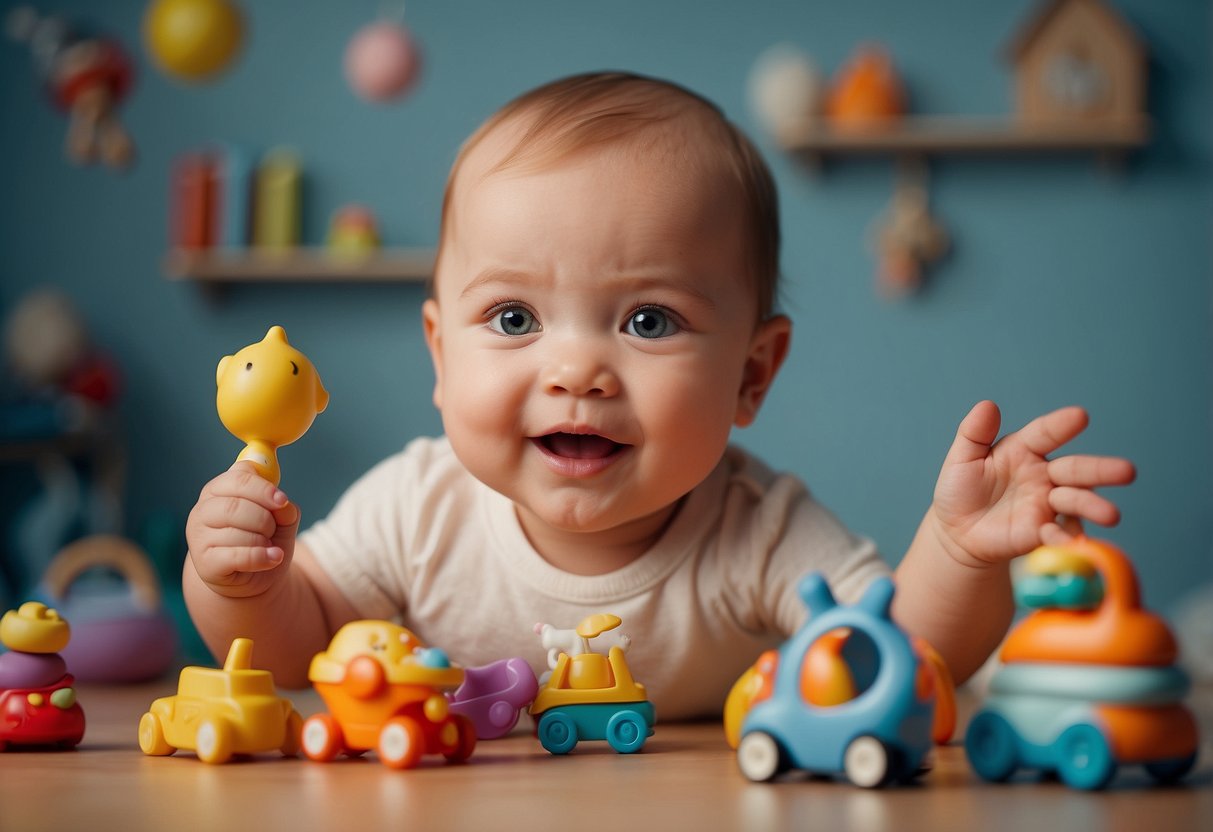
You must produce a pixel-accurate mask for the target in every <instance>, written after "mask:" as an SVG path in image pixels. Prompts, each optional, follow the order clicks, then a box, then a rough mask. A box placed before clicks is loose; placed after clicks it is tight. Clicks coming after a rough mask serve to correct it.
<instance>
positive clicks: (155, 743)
mask: <svg viewBox="0 0 1213 832" xmlns="http://www.w3.org/2000/svg"><path fill="white" fill-rule="evenodd" d="M139 747H140V748H141V749H143V753H144V754H149V755H151V756H153V757H167V756H168V755H169V754H172V753H173V752H174V751H176V750H177V749H175V748H173V747H172V746H171V745H169V744H168V740H166V739H165V738H164V726H163V725H162V724H160V717H158V716H156V715H155V714H154V713H152V712H151V711H148V712H147V713H145V714H144V715H143V716H142V717H140V719H139Z"/></svg>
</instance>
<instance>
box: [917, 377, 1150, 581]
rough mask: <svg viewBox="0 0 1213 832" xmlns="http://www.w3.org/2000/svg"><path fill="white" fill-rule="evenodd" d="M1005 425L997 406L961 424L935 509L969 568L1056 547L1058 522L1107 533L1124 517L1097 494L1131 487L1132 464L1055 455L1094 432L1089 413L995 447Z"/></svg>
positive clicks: (947, 540) (951, 547)
mask: <svg viewBox="0 0 1213 832" xmlns="http://www.w3.org/2000/svg"><path fill="white" fill-rule="evenodd" d="M1001 422H1002V417H1001V414H1000V413H999V411H998V406H997V405H995V404H994V403H993V402H990V401H984V402H980V403H978V404H977V405H976V406H974V408H973V409H972V410H971V411H969V415H968V416H966V417H965V418H964V420H963V421H962V422H961V423H960V427H959V428H958V429H957V431H956V439H955V440H954V441H953V443H952V448H951V449H950V450H949V451H948V455H947V458H946V459H945V460H944V463H943V468H942V469H941V470H940V472H939V480H938V482H937V483H936V485H935V501H934V503H933V504H932V512H933V513H934V517H935V522H936V530H937V533H938V534H939V535H940V542H941V543H942V544H943V545H944V547H945V548H946V549H947V550H948V552H949V553H950V554H951V555H952V556H953V557H954V558H956V559H957V560H959V561H960V562H962V563H966V564H967V565H970V566H984V565H990V564H994V563H1000V562H1003V561H1007V560H1010V559H1011V558H1014V557H1017V556H1018V555H1022V554H1025V553H1027V552H1029V551H1031V550H1032V549H1034V548H1036V547H1037V546H1039V545H1040V544H1041V543H1042V541H1043V540H1044V539H1057V538H1058V536H1059V535H1061V534H1062V530H1061V529H1060V528H1059V527H1058V525H1057V518H1058V516H1059V515H1066V516H1069V517H1074V518H1080V519H1085V520H1090V521H1091V522H1093V523H1098V524H1099V525H1102V526H1112V525H1115V524H1116V523H1118V522H1119V521H1120V511H1119V510H1118V509H1117V508H1116V506H1115V504H1113V503H1112V502H1111V501H1110V500H1108V499H1106V498H1105V497H1102V496H1100V495H1099V494H1096V493H1095V492H1094V490H1093V489H1095V488H1099V487H1101V486H1107V485H1127V484H1128V483H1130V482H1132V481H1133V479H1134V477H1135V476H1136V471H1135V470H1134V467H1133V463H1131V462H1129V461H1128V460H1126V459H1120V458H1118V457H1109V456H1080V455H1072V456H1059V457H1057V458H1055V459H1049V458H1048V455H1049V454H1051V453H1053V452H1054V451H1056V450H1057V449H1058V448H1060V447H1062V446H1063V445H1065V444H1066V443H1067V442H1069V441H1070V440H1072V439H1073V438H1074V437H1076V436H1078V435H1079V434H1080V433H1082V432H1083V430H1084V429H1086V427H1087V423H1088V418H1087V412H1086V411H1085V410H1083V409H1082V408H1081V407H1065V408H1062V409H1060V410H1054V411H1053V412H1052V413H1046V414H1045V415H1044V416H1040V417H1038V418H1036V419H1033V420H1032V421H1031V422H1029V423H1028V424H1026V425H1024V427H1023V428H1021V429H1020V430H1018V431H1016V432H1015V433H1010V434H1007V435H1006V436H1004V437H1003V438H1002V439H999V440H998V441H997V442H995V439H996V438H997V436H998V429H999V426H1000V424H1001Z"/></svg>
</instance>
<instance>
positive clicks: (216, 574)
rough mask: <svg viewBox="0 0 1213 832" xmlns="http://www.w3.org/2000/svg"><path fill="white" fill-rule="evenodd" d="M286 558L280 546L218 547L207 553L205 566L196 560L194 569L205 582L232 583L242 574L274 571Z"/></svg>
mask: <svg viewBox="0 0 1213 832" xmlns="http://www.w3.org/2000/svg"><path fill="white" fill-rule="evenodd" d="M284 556H285V553H284V552H283V551H282V548H281V547H280V546H216V547H213V548H211V549H210V550H208V551H207V553H206V558H205V560H206V563H205V566H203V565H202V564H198V563H197V559H195V564H194V568H195V569H197V570H198V574H199V575H201V576H202V578H203V579H204V580H207V579H208V578H209V579H210V580H211V581H212V582H215V583H232V582H233V580H234V579H239V576H240V574H241V573H244V572H265V571H267V570H270V569H274V568H275V567H277V566H278V565H279V564H281V563H282V559H283V557H284ZM237 582H238V580H237Z"/></svg>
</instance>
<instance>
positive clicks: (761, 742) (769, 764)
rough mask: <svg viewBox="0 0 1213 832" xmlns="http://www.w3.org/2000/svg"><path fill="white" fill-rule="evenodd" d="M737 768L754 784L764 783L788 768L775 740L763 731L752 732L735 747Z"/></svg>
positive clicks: (784, 756) (781, 750) (785, 758)
mask: <svg viewBox="0 0 1213 832" xmlns="http://www.w3.org/2000/svg"><path fill="white" fill-rule="evenodd" d="M737 767H738V768H740V769H741V773H742V774H744V775H745V776H746V777H748V778H749V779H750V780H753V781H754V782H755V783H766V782H768V781H770V780H774V779H775V777H776V776H777V775H779V774H780V773H781V772H784V771H786V770H787V768H788V762H787V757H786V755H785V754H784V752H783V749H782V748H780V746H779V743H778V742H776V741H775V738H774V737H772V736H771V735H770V734H768V733H766V732H764V731H753V732H751V733H749V734H746V735H745V736H744V737H742V738H741V743H740V744H739V745H738V746H737Z"/></svg>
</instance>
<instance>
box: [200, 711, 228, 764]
mask: <svg viewBox="0 0 1213 832" xmlns="http://www.w3.org/2000/svg"><path fill="white" fill-rule="evenodd" d="M194 750H195V751H196V753H197V754H198V759H199V760H201V761H202V762H204V763H213V764H216V765H218V764H220V763H226V762H227V761H228V760H230V759H231V757H232V729H231V728H230V727H229V726H228V724H227V723H226V722H224V721H223V720H221V719H204V720H202V722H201V723H199V724H198V733H197V734H195V735H194Z"/></svg>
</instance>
